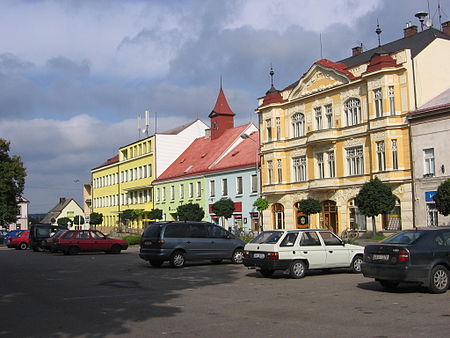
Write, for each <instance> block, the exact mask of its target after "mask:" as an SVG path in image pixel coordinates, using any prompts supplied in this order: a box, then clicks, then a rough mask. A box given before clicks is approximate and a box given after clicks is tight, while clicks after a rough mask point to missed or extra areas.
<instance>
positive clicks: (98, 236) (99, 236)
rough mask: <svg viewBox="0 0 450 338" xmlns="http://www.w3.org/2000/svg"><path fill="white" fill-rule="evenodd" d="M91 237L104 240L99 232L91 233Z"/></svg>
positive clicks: (103, 236)
mask: <svg viewBox="0 0 450 338" xmlns="http://www.w3.org/2000/svg"><path fill="white" fill-rule="evenodd" d="M91 236H92V237H93V238H95V239H100V238H102V239H103V238H105V235H103V234H102V233H101V232H100V231H91Z"/></svg>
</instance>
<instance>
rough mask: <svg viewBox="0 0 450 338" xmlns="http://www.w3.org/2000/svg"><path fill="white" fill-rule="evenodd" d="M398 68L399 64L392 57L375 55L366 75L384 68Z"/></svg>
mask: <svg viewBox="0 0 450 338" xmlns="http://www.w3.org/2000/svg"><path fill="white" fill-rule="evenodd" d="M397 66H398V65H397V62H396V61H395V60H394V59H393V58H392V57H391V56H390V55H387V54H385V55H380V54H375V55H374V56H373V57H372V58H371V59H370V63H369V65H368V66H367V70H366V71H365V72H364V74H367V73H370V72H374V71H377V70H380V69H383V68H391V67H397Z"/></svg>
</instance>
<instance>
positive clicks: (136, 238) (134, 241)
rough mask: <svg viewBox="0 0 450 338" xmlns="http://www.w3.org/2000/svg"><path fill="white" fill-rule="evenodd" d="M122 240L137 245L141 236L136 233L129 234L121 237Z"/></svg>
mask: <svg viewBox="0 0 450 338" xmlns="http://www.w3.org/2000/svg"><path fill="white" fill-rule="evenodd" d="M122 239H123V240H124V241H126V242H127V243H128V245H137V244H139V243H140V241H141V236H137V235H129V236H125V237H124V238H122Z"/></svg>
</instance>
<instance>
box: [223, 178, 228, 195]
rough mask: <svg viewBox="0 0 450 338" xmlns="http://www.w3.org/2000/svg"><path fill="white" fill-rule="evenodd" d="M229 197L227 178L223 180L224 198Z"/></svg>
mask: <svg viewBox="0 0 450 338" xmlns="http://www.w3.org/2000/svg"><path fill="white" fill-rule="evenodd" d="M227 195H228V180H227V179H226V178H223V179H222V196H227Z"/></svg>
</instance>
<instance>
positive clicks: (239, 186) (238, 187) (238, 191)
mask: <svg viewBox="0 0 450 338" xmlns="http://www.w3.org/2000/svg"><path fill="white" fill-rule="evenodd" d="M236 194H238V195H242V176H239V177H237V178H236Z"/></svg>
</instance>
